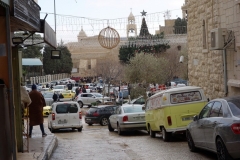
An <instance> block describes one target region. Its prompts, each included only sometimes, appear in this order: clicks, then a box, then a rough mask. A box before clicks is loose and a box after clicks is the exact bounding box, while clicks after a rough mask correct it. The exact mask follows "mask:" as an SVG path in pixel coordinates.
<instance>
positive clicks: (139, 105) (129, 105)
mask: <svg viewBox="0 0 240 160" xmlns="http://www.w3.org/2000/svg"><path fill="white" fill-rule="evenodd" d="M134 106H136V107H142V106H144V105H142V104H124V105H122V107H134Z"/></svg>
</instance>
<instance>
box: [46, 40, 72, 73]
mask: <svg viewBox="0 0 240 160" xmlns="http://www.w3.org/2000/svg"><path fill="white" fill-rule="evenodd" d="M57 49H59V50H61V59H51V50H52V48H51V47H49V46H47V47H45V53H44V54H43V68H44V72H45V73H46V74H53V73H54V74H58V73H71V71H72V67H73V63H72V58H71V53H70V52H69V50H68V49H67V47H66V46H64V45H63V43H61V45H60V46H58V47H57Z"/></svg>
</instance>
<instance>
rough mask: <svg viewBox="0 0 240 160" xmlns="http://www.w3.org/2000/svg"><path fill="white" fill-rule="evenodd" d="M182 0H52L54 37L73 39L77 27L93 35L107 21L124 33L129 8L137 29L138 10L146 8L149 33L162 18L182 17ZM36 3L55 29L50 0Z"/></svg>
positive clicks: (75, 36) (96, 33) (106, 23)
mask: <svg viewBox="0 0 240 160" xmlns="http://www.w3.org/2000/svg"><path fill="white" fill-rule="evenodd" d="M184 2H185V0H55V4H56V5H55V6H56V14H57V16H56V21H57V23H56V28H57V29H56V32H57V39H58V41H59V40H60V39H63V41H64V42H70V41H77V34H78V33H79V31H80V30H81V28H83V30H84V31H85V32H86V34H87V36H93V35H98V33H99V31H100V30H101V29H103V28H105V27H107V26H108V25H109V26H110V27H113V28H115V29H116V30H117V31H118V32H119V33H120V36H122V37H124V36H126V25H127V23H128V22H127V18H128V16H129V14H130V12H131V11H132V13H133V15H134V16H135V18H136V24H137V27H138V29H137V30H138V31H137V32H138V33H139V30H140V26H141V20H142V16H141V13H140V12H142V11H143V10H144V11H146V12H147V16H146V17H145V18H146V22H147V25H148V28H149V31H150V33H151V34H155V30H157V29H158V28H159V25H161V26H164V19H165V18H170V19H176V18H177V17H180V18H182V11H181V6H182V5H183V4H184ZM38 4H39V6H40V7H41V14H40V16H41V18H44V17H45V15H46V13H48V16H47V18H46V20H47V22H48V23H49V24H50V25H51V26H52V28H53V29H55V23H54V14H53V13H54V0H38ZM167 10H169V11H170V14H169V15H170V16H169V17H167V16H166V11H167ZM67 15H68V16H67ZM164 15H165V17H164Z"/></svg>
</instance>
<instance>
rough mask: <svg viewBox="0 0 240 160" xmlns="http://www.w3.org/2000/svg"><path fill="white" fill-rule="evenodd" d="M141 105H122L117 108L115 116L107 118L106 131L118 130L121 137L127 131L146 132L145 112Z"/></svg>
mask: <svg viewBox="0 0 240 160" xmlns="http://www.w3.org/2000/svg"><path fill="white" fill-rule="evenodd" d="M142 107H143V105H137V104H136V105H133V104H129V105H123V106H119V107H118V108H117V109H116V111H115V114H113V115H111V116H110V117H109V123H108V130H109V131H110V132H112V131H114V129H117V130H118V134H119V135H121V134H122V133H123V131H127V130H146V121H145V111H144V110H143V109H142Z"/></svg>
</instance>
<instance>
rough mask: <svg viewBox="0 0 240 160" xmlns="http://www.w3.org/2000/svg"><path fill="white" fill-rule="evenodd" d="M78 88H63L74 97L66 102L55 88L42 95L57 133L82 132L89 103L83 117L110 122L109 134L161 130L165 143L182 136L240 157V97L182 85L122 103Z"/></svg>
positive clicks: (195, 145)
mask: <svg viewBox="0 0 240 160" xmlns="http://www.w3.org/2000/svg"><path fill="white" fill-rule="evenodd" d="M90 87H94V86H91V85H90V84H89V88H90ZM75 89H76V88H74V87H73V89H72V90H68V91H66V90H65V88H64V89H63V90H64V91H62V94H64V97H65V96H66V97H68V98H70V100H71V101H66V102H57V103H53V101H52V99H51V97H52V94H53V92H44V93H43V96H44V98H45V101H46V103H47V105H49V106H48V108H46V109H44V113H43V114H44V115H48V128H49V129H50V130H51V131H52V132H55V131H56V130H58V129H61V128H72V129H73V130H74V129H78V131H82V127H83V126H82V120H83V117H82V112H81V108H82V107H83V106H84V105H87V106H88V107H89V109H88V111H87V112H86V114H85V115H84V116H85V117H84V120H85V123H87V124H88V125H93V124H100V125H102V126H108V130H109V132H113V131H114V130H115V129H116V130H117V133H118V134H119V135H122V134H123V133H124V132H125V131H131V130H146V131H147V132H148V133H149V135H150V137H152V138H154V137H155V135H156V133H159V134H162V139H163V140H164V141H165V142H168V141H171V140H172V137H173V136H174V135H175V134H182V135H184V136H186V139H187V143H188V146H189V149H190V151H193V152H195V151H197V149H198V148H201V149H205V150H209V151H212V152H215V153H216V154H217V156H218V159H226V160H228V159H232V158H234V159H237V158H240V152H239V148H240V96H235V97H227V98H218V99H213V100H211V101H209V100H208V99H207V97H206V96H205V94H204V92H203V89H202V88H200V87H193V86H183V87H175V88H170V89H167V90H162V91H160V92H158V93H156V94H154V95H152V96H151V97H148V98H147V100H145V99H144V97H143V96H140V97H138V98H137V99H133V100H132V101H129V102H127V103H125V104H121V105H112V104H111V105H97V104H98V103H103V102H111V97H110V96H109V97H107V96H103V95H102V94H100V93H96V92H92V91H90V92H88V93H82V94H79V95H78V96H76V97H75ZM113 94H114V93H113ZM72 100H74V101H72ZM93 104H95V105H94V106H93Z"/></svg>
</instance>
